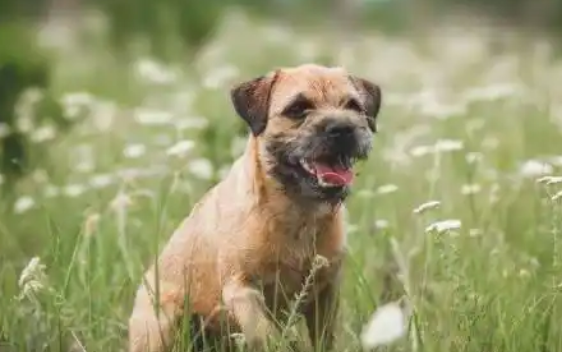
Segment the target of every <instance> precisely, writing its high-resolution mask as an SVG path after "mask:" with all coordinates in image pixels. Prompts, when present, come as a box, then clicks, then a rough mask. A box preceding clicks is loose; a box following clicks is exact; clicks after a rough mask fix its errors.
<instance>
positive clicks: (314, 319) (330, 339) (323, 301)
mask: <svg viewBox="0 0 562 352" xmlns="http://www.w3.org/2000/svg"><path fill="white" fill-rule="evenodd" d="M338 309H339V299H338V285H337V283H336V282H332V283H330V284H328V286H326V287H324V288H323V289H322V290H320V291H319V292H316V294H315V297H314V300H313V301H312V302H310V303H309V304H308V306H306V307H305V310H304V316H305V320H306V326H307V328H308V334H309V336H310V340H311V343H312V346H313V349H314V351H316V352H319V351H329V350H331V349H332V347H333V344H334V332H335V322H336V317H337V314H338Z"/></svg>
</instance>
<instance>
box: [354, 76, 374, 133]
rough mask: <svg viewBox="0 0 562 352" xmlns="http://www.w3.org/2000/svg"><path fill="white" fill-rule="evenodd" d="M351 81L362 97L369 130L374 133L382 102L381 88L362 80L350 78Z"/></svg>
mask: <svg viewBox="0 0 562 352" xmlns="http://www.w3.org/2000/svg"><path fill="white" fill-rule="evenodd" d="M351 80H352V81H353V83H354V85H355V86H356V87H357V89H358V90H359V92H360V93H361V95H362V97H363V104H364V105H365V110H366V114H367V117H368V119H369V120H368V122H369V128H370V129H371V131H373V132H376V129H377V128H376V123H375V122H376V118H377V116H378V114H379V111H380V108H381V102H382V92H381V88H380V87H379V86H378V85H376V84H375V83H373V82H371V81H369V80H366V79H364V78H360V77H355V76H352V77H351Z"/></svg>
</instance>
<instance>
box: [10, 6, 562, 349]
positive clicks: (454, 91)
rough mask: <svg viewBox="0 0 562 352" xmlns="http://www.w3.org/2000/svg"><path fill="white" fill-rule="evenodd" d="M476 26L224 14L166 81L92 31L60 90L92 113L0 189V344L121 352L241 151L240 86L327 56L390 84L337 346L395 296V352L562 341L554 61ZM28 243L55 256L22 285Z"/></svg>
mask: <svg viewBox="0 0 562 352" xmlns="http://www.w3.org/2000/svg"><path fill="white" fill-rule="evenodd" d="M258 26H260V27H258ZM469 29H470V28H469ZM469 29H466V28H465V29H463V30H461V31H456V30H455V28H451V27H441V28H438V30H436V31H434V32H433V34H434V36H432V37H431V38H429V39H427V40H423V41H415V42H414V41H412V40H411V39H408V38H405V39H399V38H392V39H386V37H385V36H384V35H382V34H381V33H361V34H357V37H356V38H355V39H356V40H355V41H354V42H352V43H348V44H346V45H340V44H337V43H331V42H330V38H329V37H326V35H325V33H322V32H318V31H311V32H310V33H306V34H305V35H297V34H296V33H294V32H292V31H291V30H290V29H287V28H283V27H275V26H273V25H271V24H265V25H263V24H261V25H260V24H257V23H250V24H249V23H246V22H244V21H243V20H240V18H239V17H232V18H229V19H227V21H226V22H225V25H224V27H223V28H221V30H219V31H218V32H217V34H216V37H215V39H214V40H213V41H211V42H210V43H209V44H208V46H207V47H206V48H205V50H204V51H203V52H202V53H201V54H200V56H199V57H198V58H196V60H195V61H194V62H192V63H189V64H187V63H185V62H182V61H181V60H178V63H177V65H176V68H177V72H176V71H173V72H176V73H173V72H172V73H171V77H173V80H172V81H171V82H168V83H157V81H158V80H159V79H165V78H166V77H168V75H167V74H165V73H162V72H158V70H155V69H154V67H153V66H151V65H150V62H151V61H145V63H144V64H141V65H139V64H138V63H137V64H135V63H133V62H132V63H130V64H128V65H126V66H123V65H122V64H117V63H115V62H114V60H112V59H111V58H110V56H109V55H108V54H107V53H104V51H103V46H102V45H100V44H99V43H97V42H96V45H91V46H85V45H84V44H81V46H78V47H76V46H70V47H68V48H66V49H65V50H64V51H62V54H60V55H59V59H58V66H57V71H56V73H57V74H56V77H57V78H56V79H57V81H56V89H57V91H58V93H59V94H60V96H61V97H62V96H66V97H67V98H68V97H71V98H72V97H74V98H73V99H74V100H73V101H74V103H73V104H75V105H76V104H83V106H84V113H85V114H86V115H85V116H86V119H85V121H84V122H83V123H80V125H78V126H77V127H76V128H75V129H74V131H73V132H72V134H70V135H68V136H65V137H64V138H63V139H60V140H58V141H57V142H56V143H52V145H51V146H50V154H51V155H52V160H53V165H51V166H49V167H47V166H45V169H44V170H43V171H42V172H41V171H39V172H35V173H34V174H33V175H32V176H31V177H30V178H29V179H28V180H25V182H24V183H23V184H22V185H20V187H19V188H18V189H17V194H18V197H19V198H18V199H17V200H16V202H15V204H13V203H9V202H8V201H7V200H6V201H4V202H3V203H2V207H3V211H2V214H1V215H0V341H2V342H0V351H12V350H14V351H68V350H72V351H84V350H85V351H119V350H124V346H125V345H124V343H125V337H126V321H127V318H128V315H129V314H130V309H131V305H132V298H133V294H134V291H135V288H136V287H137V285H138V284H139V280H140V275H141V273H142V271H143V270H144V268H145V267H146V266H147V265H148V264H149V263H150V261H151V260H152V259H153V257H154V256H155V255H156V254H157V253H158V252H159V249H160V248H161V247H162V245H163V244H164V243H165V242H166V240H167V239H168V237H169V236H170V234H171V232H172V231H173V230H174V228H175V227H176V226H177V225H178V224H179V221H180V220H181V218H182V217H183V216H185V215H186V214H187V213H188V212H189V211H190V207H191V206H192V205H193V204H194V202H195V201H197V199H198V198H199V197H200V196H202V194H203V193H204V192H205V191H206V190H207V189H208V188H209V187H211V186H212V184H213V183H214V182H216V181H217V180H218V179H219V177H220V173H221V170H224V169H225V168H227V167H228V165H229V163H230V162H231V161H232V160H233V159H234V158H235V157H236V156H237V155H239V153H240V151H241V149H240V146H241V145H242V144H241V143H242V141H243V140H244V136H245V133H246V131H245V129H244V125H243V124H242V122H241V120H240V119H238V118H236V116H235V114H234V111H233V110H232V107H231V106H230V103H229V101H228V95H227V89H228V86H229V85H230V84H232V83H234V82H236V81H238V80H241V79H245V78H250V77H252V76H254V75H259V74H261V73H263V71H265V70H269V69H271V68H272V67H275V66H277V65H285V66H289V65H293V64H297V63H300V62H308V61H320V62H321V61H322V60H325V59H323V58H326V57H330V56H332V57H334V60H335V61H336V62H337V63H338V64H341V65H344V66H346V67H347V68H348V69H349V70H350V71H352V72H354V73H357V74H359V75H362V76H364V77H366V78H370V79H373V80H375V81H377V82H379V83H380V84H381V86H382V87H383V93H384V104H383V108H382V112H381V115H380V133H379V134H378V135H377V136H376V138H375V151H374V153H373V154H372V157H371V158H370V160H369V161H368V162H365V163H364V164H362V165H360V176H359V179H358V182H357V184H356V186H355V189H354V193H353V195H352V197H351V199H350V201H349V203H348V210H349V224H348V225H349V236H348V237H349V248H350V253H351V255H350V257H349V258H348V261H347V263H346V276H345V280H344V286H343V297H342V316H341V320H340V329H339V331H338V344H339V350H340V351H358V350H360V349H361V345H360V341H359V336H360V333H361V330H362V328H363V326H364V325H365V323H366V322H367V320H368V319H369V316H370V315H371V314H372V313H373V311H374V310H375V309H376V308H377V307H378V306H380V305H381V304H384V303H386V302H389V301H390V300H396V299H399V298H400V297H402V296H403V295H405V296H406V297H407V300H408V302H409V303H410V306H411V308H412V310H413V312H414V313H415V314H414V317H415V322H416V324H415V326H416V328H417V329H416V330H417V331H418V332H419V336H418V337H417V338H415V341H416V343H414V342H413V339H412V338H408V337H405V338H404V339H402V340H400V341H398V342H396V343H395V344H393V345H392V346H390V347H388V350H390V351H432V352H435V351H467V352H472V351H474V352H481V351H494V352H501V351H514V350H518V349H519V350H521V351H560V350H562V328H561V327H560V325H559V324H558V323H557V322H558V321H559V320H560V319H561V318H562V311H561V309H562V301H561V294H560V290H561V283H562V275H561V274H562V271H561V263H560V262H561V260H562V257H561V255H560V253H559V252H560V250H561V249H562V247H561V245H560V243H559V232H560V230H561V229H562V224H561V222H560V220H561V216H562V215H560V214H561V212H560V210H561V208H560V199H559V198H558V196H556V194H557V192H558V191H559V190H560V186H559V185H557V179H551V182H550V184H547V182H546V181H544V180H543V182H537V180H538V179H539V178H541V177H543V176H555V175H556V174H557V173H558V174H559V173H560V166H561V165H562V157H561V156H559V154H560V147H559V146H560V142H559V141H560V138H561V136H562V115H561V114H560V112H561V111H562V110H561V109H562V106H561V105H560V103H559V102H558V101H557V99H556V97H557V96H560V93H562V92H561V91H560V88H559V87H560V84H559V82H560V79H561V78H562V76H561V72H562V69H561V68H562V66H561V63H560V62H558V61H556V60H555V59H554V58H552V57H551V56H549V55H548V53H549V52H548V51H545V50H543V49H544V48H545V47H544V46H538V45H537V46H527V47H526V49H527V50H526V51H525V50H520V48H519V47H518V46H517V45H518V43H509V42H508V43H507V45H506V49H504V51H502V52H497V51H494V50H492V48H491V44H489V40H490V38H491V37H490V35H489V33H488V34H487V33H485V32H482V29H479V30H478V31H477V30H474V29H472V30H469ZM250 37H251V38H252V40H245V38H250ZM418 39H419V38H418ZM420 47H422V48H423V50H421V49H420ZM529 48H531V49H536V50H529ZM147 62H148V64H147ZM157 68H158V66H157ZM139 70H140V71H141V72H145V76H144V78H143V77H139V76H138V72H139ZM162 70H169V67H163V68H162ZM155 71H156V72H155ZM147 72H148V73H147ZM76 92H89V94H90V95H89V98H88V99H86V100H85V102H84V103H80V102H77V98H76V95H74V96H72V95H69V94H72V93H76ZM81 106H82V105H81ZM149 122H151V123H149ZM181 141H187V142H183V143H180V142H181ZM178 143H179V144H178ZM174 145H175V149H170V148H172V146H174ZM182 150H183V151H184V152H185V153H183V154H182V153H175V152H178V151H182ZM430 201H433V202H434V203H433V204H434V206H433V207H430V206H426V209H425V210H423V211H420V212H414V209H416V208H418V207H419V206H420V205H422V204H424V203H427V202H430ZM435 204H438V205H435ZM432 224H433V226H431V225H432ZM459 224H460V227H459V226H458V225H459ZM447 225H448V226H447ZM428 227H429V228H428ZM33 257H38V258H40V263H42V264H43V265H44V268H42V267H41V266H40V265H39V268H38V269H36V270H35V271H34V273H30V274H29V278H28V282H27V284H25V283H22V284H23V285H18V279H19V278H20V276H21V274H22V270H23V269H24V268H25V267H26V266H27V265H28V262H29V261H30V260H31V258H33ZM18 297H19V298H18ZM2 343H3V344H4V345H5V346H7V347H3V345H2ZM69 346H70V347H69Z"/></svg>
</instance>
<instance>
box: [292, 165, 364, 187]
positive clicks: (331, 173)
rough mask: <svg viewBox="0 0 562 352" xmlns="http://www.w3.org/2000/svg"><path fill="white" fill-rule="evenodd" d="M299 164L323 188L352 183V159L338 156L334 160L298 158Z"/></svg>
mask: <svg viewBox="0 0 562 352" xmlns="http://www.w3.org/2000/svg"><path fill="white" fill-rule="evenodd" d="M300 166H301V167H302V168H303V170H304V171H306V172H307V173H308V174H309V176H310V177H312V178H314V179H315V180H316V182H317V183H318V185H319V186H320V187H323V188H342V187H346V186H349V185H351V184H352V183H353V179H354V177H355V175H354V172H353V160H352V159H350V158H339V159H338V160H337V161H335V162H330V161H324V160H310V159H309V160H307V159H300Z"/></svg>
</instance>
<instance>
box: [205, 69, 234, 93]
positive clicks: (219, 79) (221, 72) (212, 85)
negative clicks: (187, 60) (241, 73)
mask: <svg viewBox="0 0 562 352" xmlns="http://www.w3.org/2000/svg"><path fill="white" fill-rule="evenodd" d="M236 75H238V70H237V69H236V67H235V66H232V65H224V66H219V67H214V68H213V69H212V70H211V71H210V72H207V74H206V75H205V77H204V79H203V86H204V87H205V88H209V89H217V88H220V87H222V86H224V85H225V84H228V83H229V81H230V80H232V79H233V78H234V77H236Z"/></svg>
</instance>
